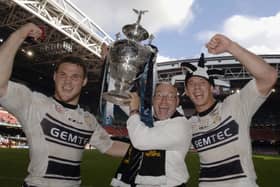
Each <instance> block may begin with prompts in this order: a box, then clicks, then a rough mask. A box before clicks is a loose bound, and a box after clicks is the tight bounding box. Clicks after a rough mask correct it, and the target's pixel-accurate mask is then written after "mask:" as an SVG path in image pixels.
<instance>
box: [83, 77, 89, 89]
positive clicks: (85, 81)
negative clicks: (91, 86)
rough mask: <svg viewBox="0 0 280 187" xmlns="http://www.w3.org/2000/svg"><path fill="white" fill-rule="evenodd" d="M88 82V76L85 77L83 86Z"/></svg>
mask: <svg viewBox="0 0 280 187" xmlns="http://www.w3.org/2000/svg"><path fill="white" fill-rule="evenodd" d="M87 82H88V78H87V77H86V78H84V81H83V87H84V86H85V85H86V84H87Z"/></svg>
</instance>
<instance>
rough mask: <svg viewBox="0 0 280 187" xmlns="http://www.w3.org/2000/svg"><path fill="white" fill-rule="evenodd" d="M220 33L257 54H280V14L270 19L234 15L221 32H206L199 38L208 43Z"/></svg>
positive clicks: (224, 24)
mask: <svg viewBox="0 0 280 187" xmlns="http://www.w3.org/2000/svg"><path fill="white" fill-rule="evenodd" d="M218 32H220V33H224V34H225V35H227V36H228V37H230V38H231V39H232V40H235V41H237V42H238V43H240V44H241V45H242V46H244V47H246V48H247V49H249V50H251V51H253V52H255V53H257V54H276V53H277V54H279V53H280V12H278V13H277V14H276V15H274V16H270V17H248V16H244V15H234V16H231V17H229V18H228V19H226V20H225V22H224V23H223V26H222V29H221V30H220V31H204V32H201V33H199V34H198V36H197V37H198V39H199V40H202V41H205V42H206V41H208V40H209V39H210V37H211V36H213V35H214V34H215V33H218Z"/></svg>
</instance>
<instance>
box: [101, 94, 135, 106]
mask: <svg viewBox="0 0 280 187" xmlns="http://www.w3.org/2000/svg"><path fill="white" fill-rule="evenodd" d="M102 98H103V99H105V100H106V101H109V102H110V103H113V104H116V105H129V103H130V101H128V100H129V99H130V97H129V95H128V94H125V95H121V94H119V93H116V92H113V91H111V92H106V93H103V95H102Z"/></svg>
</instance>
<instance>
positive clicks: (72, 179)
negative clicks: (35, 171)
mask: <svg viewBox="0 0 280 187" xmlns="http://www.w3.org/2000/svg"><path fill="white" fill-rule="evenodd" d="M44 178H48V179H59V180H71V181H79V180H81V177H79V178H66V177H54V176H44Z"/></svg>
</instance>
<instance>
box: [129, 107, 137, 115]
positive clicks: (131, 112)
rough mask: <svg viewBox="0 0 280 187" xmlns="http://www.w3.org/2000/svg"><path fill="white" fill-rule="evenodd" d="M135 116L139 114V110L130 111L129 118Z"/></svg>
mask: <svg viewBox="0 0 280 187" xmlns="http://www.w3.org/2000/svg"><path fill="white" fill-rule="evenodd" d="M134 114H139V110H138V109H133V110H130V112H129V116H131V115H134Z"/></svg>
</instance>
